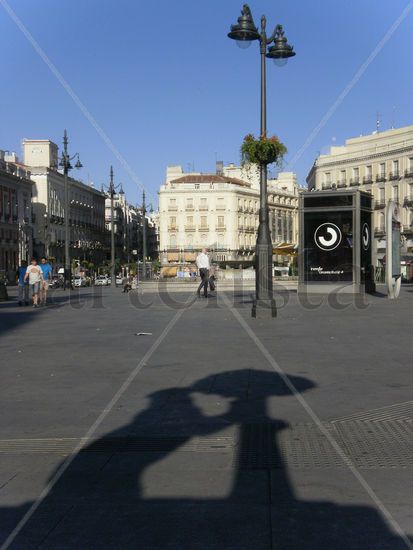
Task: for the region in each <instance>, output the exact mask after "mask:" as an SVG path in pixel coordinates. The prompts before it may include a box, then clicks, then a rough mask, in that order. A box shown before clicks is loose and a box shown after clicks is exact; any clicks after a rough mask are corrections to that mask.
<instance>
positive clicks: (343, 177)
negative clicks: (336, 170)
mask: <svg viewBox="0 0 413 550" xmlns="http://www.w3.org/2000/svg"><path fill="white" fill-rule="evenodd" d="M340 181H341V182H342V183H345V182H346V171H345V170H340Z"/></svg>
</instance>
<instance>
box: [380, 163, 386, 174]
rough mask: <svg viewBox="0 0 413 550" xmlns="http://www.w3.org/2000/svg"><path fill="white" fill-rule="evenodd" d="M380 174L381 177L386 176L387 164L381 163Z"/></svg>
mask: <svg viewBox="0 0 413 550" xmlns="http://www.w3.org/2000/svg"><path fill="white" fill-rule="evenodd" d="M379 174H380V176H382V177H383V176H385V175H386V163H385V162H381V163H380V166H379Z"/></svg>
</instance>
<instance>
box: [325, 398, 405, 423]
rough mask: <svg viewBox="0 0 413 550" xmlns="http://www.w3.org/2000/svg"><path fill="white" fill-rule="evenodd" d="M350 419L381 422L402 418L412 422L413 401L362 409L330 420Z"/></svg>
mask: <svg viewBox="0 0 413 550" xmlns="http://www.w3.org/2000/svg"><path fill="white" fill-rule="evenodd" d="M350 420H361V421H365V422H381V421H383V420H404V421H405V422H413V401H405V402H403V403H395V404H394V405H388V406H387V407H380V408H378V409H371V410H369V411H362V412H359V413H354V414H351V415H348V416H343V417H341V418H337V419H335V420H333V421H332V423H333V424H335V423H337V422H348V421H350Z"/></svg>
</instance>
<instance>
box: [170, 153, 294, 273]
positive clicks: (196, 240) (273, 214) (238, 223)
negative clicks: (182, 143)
mask: <svg viewBox="0 0 413 550" xmlns="http://www.w3.org/2000/svg"><path fill="white" fill-rule="evenodd" d="M268 200H269V216H270V229H271V234H272V238H273V243H274V247H276V246H277V245H278V244H281V243H284V244H285V243H290V244H291V245H294V244H296V243H297V238H298V226H297V223H298V216H297V212H298V186H297V181H296V178H295V175H294V174H292V173H281V174H279V176H278V178H277V179H275V180H269V182H268ZM258 213H259V175H258V172H257V170H256V169H255V168H253V167H251V168H250V169H243V168H240V167H237V166H235V165H232V164H231V165H229V166H226V167H224V166H222V164H221V163H217V171H216V173H215V174H202V173H184V172H183V170H182V168H181V167H180V166H172V167H168V169H167V174H166V182H165V184H164V185H162V186H161V189H160V192H159V241H160V242H159V248H160V255H161V260H162V263H163V264H166V263H174V262H191V261H193V260H194V258H195V256H196V254H197V252H198V251H199V250H201V248H202V247H207V248H209V249H210V251H211V252H212V253H213V257H214V260H215V261H217V262H220V263H223V264H229V265H231V264H235V265H243V264H246V263H251V262H252V260H253V255H254V252H255V242H256V235H257V229H258V223H259V220H258ZM274 260H275V262H276V263H278V262H280V263H285V258H281V257H280V258H278V257H274Z"/></svg>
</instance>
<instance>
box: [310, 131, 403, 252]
mask: <svg viewBox="0 0 413 550" xmlns="http://www.w3.org/2000/svg"><path fill="white" fill-rule="evenodd" d="M307 184H308V189H309V190H310V191H311V190H313V189H315V190H323V189H337V190H340V189H345V188H346V187H349V186H354V187H360V189H363V190H365V191H369V192H370V193H372V194H373V196H374V209H375V212H374V227H375V230H374V234H375V256H376V258H377V261H379V260H381V259H383V257H384V255H385V251H386V223H385V208H386V204H387V202H388V201H389V200H390V199H393V200H394V201H396V202H397V203H399V204H400V206H401V209H400V211H401V223H402V241H403V242H402V247H403V248H402V253H407V254H408V253H412V252H413V126H405V127H403V128H396V129H391V130H386V131H383V132H377V131H376V132H373V133H372V134H370V135H367V136H360V137H357V138H351V139H348V140H346V142H345V144H344V145H342V146H337V147H331V149H330V153H329V154H328V155H320V156H319V157H318V158H317V159H316V161H315V162H314V165H313V166H312V168H311V170H310V172H309V174H308V177H307Z"/></svg>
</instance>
